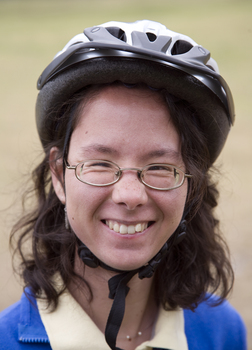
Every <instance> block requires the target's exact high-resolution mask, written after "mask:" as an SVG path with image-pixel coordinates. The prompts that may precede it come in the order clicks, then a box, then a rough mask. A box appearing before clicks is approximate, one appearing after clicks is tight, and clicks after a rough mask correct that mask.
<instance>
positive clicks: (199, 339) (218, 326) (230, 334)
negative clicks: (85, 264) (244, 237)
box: [0, 292, 247, 350]
mask: <svg viewBox="0 0 252 350" xmlns="http://www.w3.org/2000/svg"><path fill="white" fill-rule="evenodd" d="M26 293H27V296H26V295H25V294H23V295H22V297H21V300H20V301H19V302H17V303H16V304H14V305H12V306H10V307H9V308H7V309H6V310H4V311H3V312H2V313H0V349H1V350H49V349H50V350H51V346H50V343H49V339H48V336H47V333H46V330H45V328H44V325H43V323H42V321H41V318H40V315H39V311H38V308H37V303H36V300H35V299H34V297H33V296H32V295H30V294H29V292H26ZM212 299H213V297H212ZM184 316H185V333H186V337H187V341H188V347H189V350H246V349H247V346H246V330H245V326H244V323H243V321H242V319H241V317H240V315H239V314H238V313H237V312H236V310H235V309H234V308H233V307H232V306H231V305H230V304H229V303H228V302H227V301H225V302H224V303H222V304H221V305H219V306H217V307H211V306H210V305H209V304H208V303H207V302H202V303H201V304H200V305H199V306H198V307H197V309H196V311H195V312H192V311H190V310H184ZM94 350H95V349H94ZM159 350H162V349H159Z"/></svg>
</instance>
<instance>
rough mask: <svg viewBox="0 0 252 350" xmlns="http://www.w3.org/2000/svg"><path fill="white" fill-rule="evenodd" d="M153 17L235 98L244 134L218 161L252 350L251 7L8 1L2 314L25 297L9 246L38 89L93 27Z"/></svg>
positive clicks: (2, 52)
mask: <svg viewBox="0 0 252 350" xmlns="http://www.w3.org/2000/svg"><path fill="white" fill-rule="evenodd" d="M145 18H147V19H151V20H156V21H159V22H161V23H163V24H165V25H166V26H167V27H168V28H170V29H172V30H174V31H178V32H181V33H184V34H186V35H189V36H191V37H192V38H193V39H194V40H195V41H196V42H198V43H199V44H201V45H202V46H204V47H206V48H207V49H208V50H209V51H210V52H211V53H212V56H213V58H214V59H216V61H217V62H218V64H219V68H220V71H221V73H222V75H223V76H224V78H225V79H226V80H227V82H228V84H229V86H230V87H231V90H232V92H233V96H234V100H235V105H236V122H235V127H234V128H233V129H232V132H231V134H230V137H229V139H228V141H227V144H226V147H225V150H224V152H223V153H222V155H221V156H220V157H219V159H218V161H217V164H218V166H219V167H220V169H221V172H222V177H221V179H220V183H219V188H220V191H221V196H220V205H219V208H218V215H219V218H220V220H221V222H222V230H223V232H224V235H225V237H226V239H227V241H228V243H229V246H230V250H231V256H232V261H233V265H234V269H235V273H236V282H235V287H234V290H233V293H232V295H231V297H230V302H231V303H232V304H233V305H234V306H235V307H236V308H237V310H238V311H239V312H240V314H241V315H242V317H243V319H244V320H245V323H246V326H247V329H248V339H249V349H250V350H251V349H252V307H251V304H252V303H251V296H252V295H251V290H252V288H251V287H252V271H251V266H252V255H251V250H252V199H251V194H252V180H251V161H252V132H251V128H252V118H251V107H252V102H251V99H252V87H251V85H252V84H251V81H252V69H251V63H252V2H251V0H247V1H245V0H235V1H232V0H190V1H188V0H155V1H149V0H127V1H126V0H104V1H103V0H92V1H88V0H82V1H78V0H71V1H66V0H61V1H60V0H50V1H48V0H30V1H27V0H19V1H18V0H16V1H13V0H6V1H5V0H0V100H1V103H0V161H1V171H0V281H1V282H0V310H2V309H4V308H5V307H7V306H8V305H10V304H12V303H13V302H15V301H16V300H18V299H19V297H20V294H21V291H22V287H21V286H20V283H19V281H18V280H17V279H16V278H15V277H14V276H13V272H12V266H11V258H10V252H9V248H8V239H9V232H10V228H11V225H12V224H13V223H14V221H15V219H16V217H17V216H18V215H19V214H20V212H21V207H20V202H21V201H20V194H21V192H22V182H23V180H24V179H26V176H27V174H29V172H30V171H31V169H32V168H33V167H34V165H35V164H36V163H37V162H38V160H39V159H40V157H41V146H40V143H39V141H38V138H37V132H36V128H35V120H34V105H35V100H36V95H37V91H36V81H37V79H38V77H39V75H40V73H41V72H42V70H43V69H44V68H45V66H46V65H47V64H48V63H49V62H50V61H51V60H52V58H53V56H54V54H55V53H56V52H58V51H59V50H60V49H61V48H62V47H63V46H64V45H65V44H66V42H67V41H68V40H69V39H71V37H73V36H74V35H75V34H77V33H81V32H82V31H83V29H84V28H85V27H88V26H92V25H96V24H100V23H103V22H106V21H109V20H118V21H126V22H131V21H135V20H138V19H145ZM13 204H14V205H13ZM10 205H12V206H11V207H10Z"/></svg>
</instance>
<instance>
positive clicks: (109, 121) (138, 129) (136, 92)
mask: <svg viewBox="0 0 252 350" xmlns="http://www.w3.org/2000/svg"><path fill="white" fill-rule="evenodd" d="M70 144H73V146H74V147H75V148H77V147H78V146H79V148H81V149H82V150H83V149H86V150H88V151H89V152H90V151H91V149H92V147H93V146H92V145H96V146H94V147H93V148H94V149H95V150H98V149H99V150H100V151H102V149H103V150H105V149H107V150H108V149H110V150H111V152H112V150H113V149H114V153H116V152H119V151H120V152H123V151H124V152H126V151H132V152H138V153H139V152H143V151H145V150H146V151H148V153H150V152H152V153H153V154H154V153H156V154H158V153H159V154H161V153H162V152H163V150H164V149H171V150H172V149H173V150H174V153H176V152H177V153H179V151H180V140H179V136H178V133H177V131H176V129H175V127H174V125H173V123H172V121H171V117H170V113H169V110H168V106H167V104H166V103H165V101H164V98H163V97H162V96H161V95H160V94H159V93H157V92H153V91H151V90H150V89H149V88H147V87H146V88H133V89H129V88H127V87H124V86H116V87H115V86H110V87H106V88H103V89H101V90H99V91H98V92H97V93H96V94H93V95H92V96H91V98H90V99H88V100H87V101H85V103H83V105H82V108H81V109H80V113H79V117H78V123H77V125H76V127H75V129H74V131H73V134H72V138H71V142H70ZM97 145H99V147H98V146H97Z"/></svg>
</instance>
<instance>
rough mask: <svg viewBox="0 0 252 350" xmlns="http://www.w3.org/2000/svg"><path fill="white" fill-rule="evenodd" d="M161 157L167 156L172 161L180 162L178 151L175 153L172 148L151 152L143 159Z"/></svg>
mask: <svg viewBox="0 0 252 350" xmlns="http://www.w3.org/2000/svg"><path fill="white" fill-rule="evenodd" d="M163 156H168V157H169V158H172V159H174V160H181V159H182V157H181V154H180V152H178V151H175V150H174V149H172V148H160V149H156V150H153V151H150V152H148V153H147V154H146V155H145V157H146V158H159V157H163Z"/></svg>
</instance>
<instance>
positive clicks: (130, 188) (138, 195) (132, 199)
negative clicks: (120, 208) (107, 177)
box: [112, 170, 148, 210]
mask: <svg viewBox="0 0 252 350" xmlns="http://www.w3.org/2000/svg"><path fill="white" fill-rule="evenodd" d="M113 186H114V188H113V192H112V200H113V201H114V202H115V203H116V204H121V205H124V206H126V208H127V209H128V210H134V209H135V208H136V207H138V206H141V205H144V204H145V203H147V201H148V196H147V193H146V187H145V185H144V184H143V183H141V182H140V181H139V179H138V176H137V172H136V171H131V170H126V171H125V170H124V172H123V174H122V176H121V178H120V180H119V181H118V182H117V183H115V184H114V185H113Z"/></svg>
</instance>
